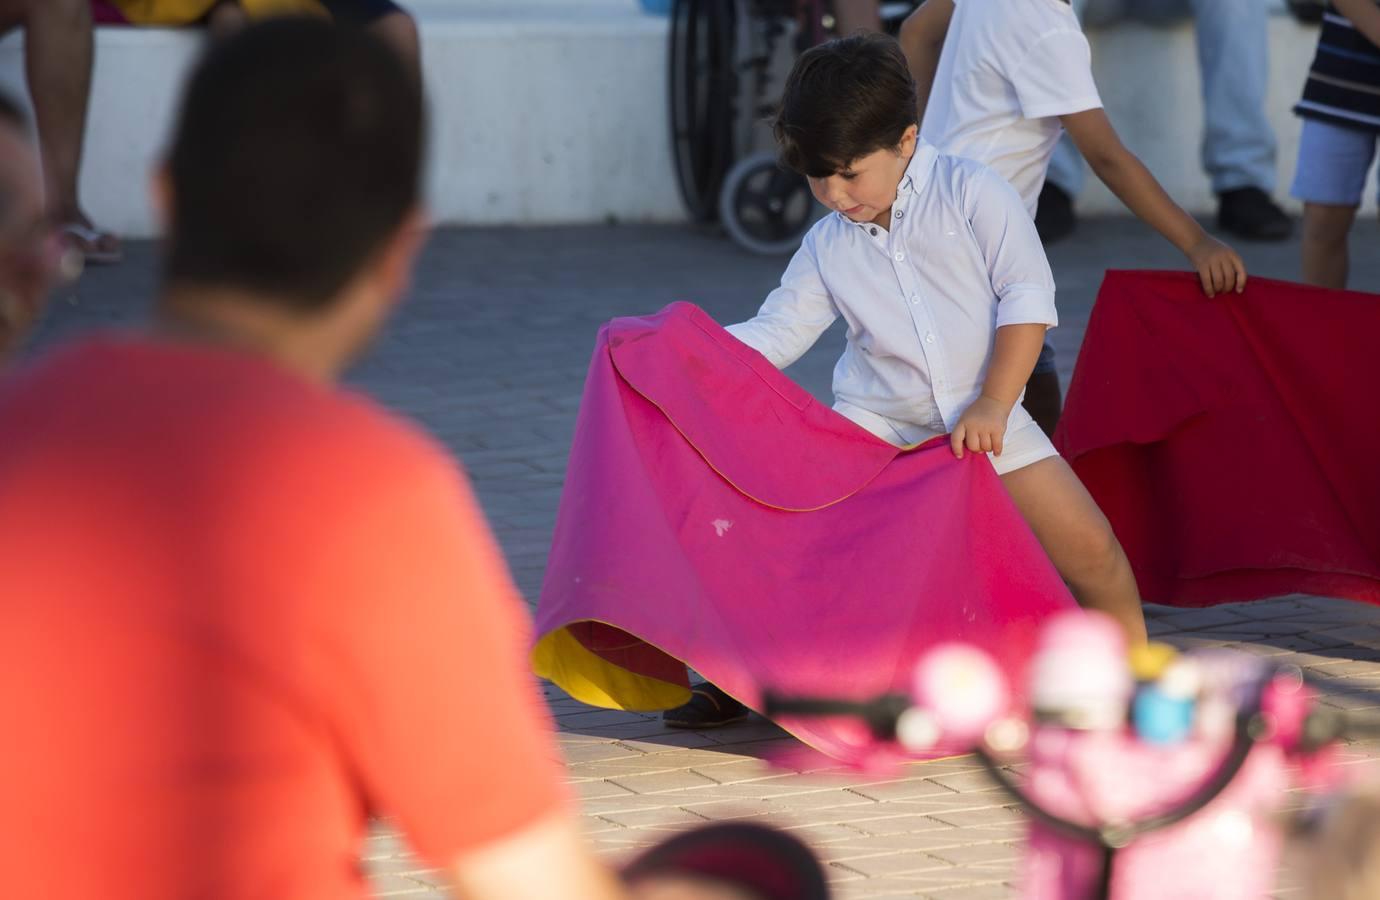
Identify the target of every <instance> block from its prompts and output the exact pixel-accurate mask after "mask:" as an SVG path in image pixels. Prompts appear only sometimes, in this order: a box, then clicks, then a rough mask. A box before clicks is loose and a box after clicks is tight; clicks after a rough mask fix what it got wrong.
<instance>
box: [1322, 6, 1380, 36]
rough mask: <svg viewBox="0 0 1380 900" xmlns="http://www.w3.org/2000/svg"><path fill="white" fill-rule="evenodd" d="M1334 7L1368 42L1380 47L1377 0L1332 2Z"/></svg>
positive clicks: (1379, 21)
mask: <svg viewBox="0 0 1380 900" xmlns="http://www.w3.org/2000/svg"><path fill="white" fill-rule="evenodd" d="M1332 5H1333V6H1335V7H1337V12H1339V13H1341V14H1342V15H1344V16H1346V18H1347V21H1349V22H1350V23H1351V24H1352V25H1354V26H1356V30H1357V31H1359V32H1361V34H1362V35H1364V36H1365V38H1366V40H1368V41H1370V42H1371V43H1372V44H1374V45H1375V46H1377V47H1380V6H1376V5H1375V0H1332Z"/></svg>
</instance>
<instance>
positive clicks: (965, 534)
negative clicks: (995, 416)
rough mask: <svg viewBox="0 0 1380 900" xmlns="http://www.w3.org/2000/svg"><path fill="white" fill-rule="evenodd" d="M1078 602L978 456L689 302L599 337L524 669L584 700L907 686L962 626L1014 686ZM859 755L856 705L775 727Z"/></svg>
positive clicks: (655, 701) (649, 704)
mask: <svg viewBox="0 0 1380 900" xmlns="http://www.w3.org/2000/svg"><path fill="white" fill-rule="evenodd" d="M1071 606H1073V600H1072V598H1071V597H1070V596H1069V594H1068V591H1067V590H1066V588H1065V587H1064V585H1063V583H1062V582H1061V581H1060V579H1059V576H1058V574H1057V573H1056V572H1055V570H1054V568H1053V566H1052V565H1051V564H1050V562H1049V560H1048V558H1047V557H1046V556H1045V554H1044V552H1043V551H1042V550H1041V548H1040V546H1039V544H1038V543H1037V542H1036V540H1035V537H1034V536H1033V535H1032V534H1031V532H1030V530H1029V528H1028V527H1027V526H1026V524H1025V522H1024V520H1023V519H1022V518H1021V516H1020V514H1019V513H1018V512H1017V511H1016V509H1015V507H1014V506H1013V505H1012V503H1011V500H1010V498H1009V497H1008V495H1007V494H1006V491H1005V490H1004V488H1003V487H1002V485H1001V482H1000V480H999V479H998V477H997V475H996V473H995V472H994V471H993V469H992V466H991V465H990V464H989V463H988V461H987V459H986V457H985V456H983V455H981V454H978V455H972V454H969V455H968V456H966V457H965V458H964V459H963V460H958V459H955V458H954V456H953V453H952V452H951V451H950V450H949V446H948V442H947V441H946V440H938V441H935V442H930V443H928V444H925V445H922V446H921V447H918V448H915V449H910V450H903V449H899V448H897V447H893V446H892V445H890V444H888V443H886V442H884V441H882V440H880V439H879V438H876V437H873V436H872V435H871V434H869V433H868V432H866V431H864V430H863V429H862V428H859V427H858V426H856V425H854V424H853V423H852V422H850V421H849V420H847V419H845V418H844V417H843V416H840V415H838V414H837V413H835V412H833V411H832V410H830V409H829V408H827V407H825V406H824V405H822V404H820V403H819V402H818V401H816V400H815V399H813V398H812V397H811V396H810V395H809V394H808V393H806V392H805V390H804V389H802V388H800V387H799V386H798V385H796V384H795V383H794V382H792V381H791V380H790V379H789V378H787V377H786V376H784V375H782V374H781V373H780V372H778V371H777V370H776V369H775V367H773V366H772V365H771V363H770V362H768V361H767V360H766V359H765V358H764V357H762V356H761V355H760V354H758V353H757V352H756V351H754V350H752V349H750V348H749V347H747V346H746V345H744V344H742V343H741V342H739V341H738V340H736V339H735V338H733V337H732V336H731V335H729V334H728V332H726V331H724V330H723V329H722V328H720V327H719V326H718V325H717V324H715V323H714V321H713V320H712V319H710V318H709V317H708V316H707V315H706V314H705V313H704V312H702V311H701V310H699V309H698V308H696V307H694V306H691V305H689V304H684V303H680V304H674V305H672V306H670V307H667V308H666V309H665V310H663V311H662V312H661V313H659V314H658V315H655V316H651V317H647V318H628V319H615V320H614V321H613V322H611V323H609V324H608V325H607V326H605V327H604V328H603V329H602V330H601V331H600V333H599V339H598V343H597V346H596V347H595V351H594V359H593V361H592V362H591V364H590V370H589V377H588V380H587V381H586V383H585V393H584V399H583V402H582V404H581V407H580V415H579V420H578V422H577V424H576V429H575V439H574V445H573V447H572V448H571V454H570V468H569V474H568V476H567V480H566V484H565V492H564V495H563V496H562V498H561V508H560V515H559V518H558V520H557V523H556V532H555V537H554V541H553V544H552V548H551V558H550V562H549V565H548V567H547V573H546V582H545V584H544V586H543V588H542V595H541V603H540V606H539V608H538V610H537V633H538V635H539V637H538V642H537V645H536V647H535V649H534V651H533V663H534V667H535V669H536V671H537V673H538V674H539V675H541V676H543V677H546V678H549V679H550V680H552V681H554V682H556V683H557V684H558V685H560V686H561V687H562V688H564V689H565V690H566V691H568V692H569V693H570V694H571V696H573V697H575V698H577V699H579V700H582V701H584V702H586V703H591V704H594V705H597V706H605V707H612V708H618V709H631V710H657V709H668V708H672V707H675V706H678V705H680V704H682V703H684V702H685V701H687V700H688V699H689V697H690V694H689V687H688V680H687V673H686V666H687V665H689V666H692V667H693V668H695V669H696V670H697V671H698V672H700V673H701V674H702V675H704V676H705V677H706V678H708V679H710V680H711V681H713V682H714V683H715V684H717V685H719V686H720V687H722V688H723V689H724V690H725V691H727V692H728V693H729V694H731V695H733V696H735V697H737V698H739V699H740V700H742V701H743V702H744V703H746V704H747V705H749V706H752V707H754V708H759V709H760V700H761V697H762V694H763V692H764V691H765V690H768V689H770V690H774V691H776V692H779V693H783V694H798V695H811V694H815V695H824V696H831V697H851V698H864V697H868V696H871V695H874V694H878V693H882V692H885V691H892V690H906V689H907V688H908V687H909V684H910V680H911V670H912V668H913V666H914V663H915V661H916V659H917V657H918V656H919V655H920V653H921V652H922V651H923V650H924V649H925V648H927V647H929V646H932V645H934V644H936V643H940V642H944V641H950V640H962V641H967V642H970V643H973V644H976V645H978V646H981V647H983V648H985V649H987V650H988V651H990V652H991V653H992V654H993V655H994V656H995V657H996V659H997V660H998V662H999V663H1001V664H1002V665H1003V666H1004V667H1005V668H1006V670H1007V673H1008V676H1010V677H1012V679H1013V683H1014V684H1015V685H1017V686H1019V685H1020V684H1021V682H1022V681H1023V671H1022V670H1023V667H1024V662H1025V660H1026V658H1027V656H1028V654H1029V652H1030V649H1031V646H1032V641H1033V633H1034V631H1035V629H1036V626H1037V624H1038V623H1039V622H1040V620H1042V619H1044V618H1046V617H1048V616H1049V615H1050V614H1051V613H1054V612H1056V611H1058V610H1062V609H1066V608H1069V607H1071ZM782 724H783V725H784V726H785V727H786V728H788V729H789V730H790V731H791V732H792V733H794V734H795V735H796V736H798V737H799V738H801V739H802V740H804V741H805V742H806V743H808V744H811V745H812V746H814V747H815V748H816V749H818V750H821V751H823V752H825V753H828V754H830V755H832V756H835V757H838V758H844V759H848V758H854V757H856V756H858V755H859V754H860V753H861V752H863V751H865V750H866V749H868V744H869V743H870V739H869V738H867V737H866V736H865V735H864V734H862V733H861V732H860V729H859V728H857V727H856V726H855V725H854V724H853V723H848V722H829V721H811V722H805V721H790V722H783V723H782Z"/></svg>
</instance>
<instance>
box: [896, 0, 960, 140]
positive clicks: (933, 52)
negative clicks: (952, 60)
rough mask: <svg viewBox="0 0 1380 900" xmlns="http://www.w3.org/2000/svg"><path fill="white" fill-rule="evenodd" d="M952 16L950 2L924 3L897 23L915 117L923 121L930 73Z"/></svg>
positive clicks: (930, 86) (936, 64)
mask: <svg viewBox="0 0 1380 900" xmlns="http://www.w3.org/2000/svg"><path fill="white" fill-rule="evenodd" d="M953 15H954V0H925V2H924V3H922V4H920V6H919V7H918V8H917V9H916V10H915V12H913V13H911V14H910V15H909V16H907V17H906V20H905V21H904V22H902V23H901V35H900V41H901V49H902V50H903V51H904V52H905V54H906V62H908V63H909V64H910V74H911V77H913V78H914V79H915V93H916V97H917V99H918V101H919V102H918V103H917V104H916V105H917V107H918V115H919V118H920V120H921V121H923V120H924V118H925V107H926V106H927V105H928V104H929V100H930V91H931V90H932V89H933V87H934V73H935V70H936V69H938V68H939V54H940V52H941V51H942V50H943V49H944V36H945V35H946V34H948V33H949V20H950V19H952V18H953Z"/></svg>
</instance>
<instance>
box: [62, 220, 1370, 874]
mask: <svg viewBox="0 0 1380 900" xmlns="http://www.w3.org/2000/svg"><path fill="white" fill-rule="evenodd" d="M1377 239H1380V231H1377V229H1376V228H1375V226H1374V225H1373V224H1371V223H1366V224H1365V225H1364V226H1363V227H1362V229H1361V230H1360V232H1359V233H1358V235H1357V236H1356V238H1355V252H1356V256H1357V260H1356V266H1357V272H1356V275H1355V277H1354V283H1355V285H1356V286H1357V287H1358V288H1361V289H1369V290H1380V255H1377V254H1375V253H1374V252H1373V248H1374V247H1375V245H1376V241H1377ZM1244 249H1245V251H1246V255H1247V257H1248V263H1249V264H1250V266H1251V268H1252V271H1253V272H1257V273H1260V274H1266V275H1272V276H1275V277H1283V278H1289V277H1294V275H1295V273H1296V271H1297V260H1298V249H1297V246H1296V245H1285V246H1283V247H1279V246H1274V247H1246V248H1244ZM154 253H155V251H154V248H153V247H152V246H150V245H134V246H132V247H131V248H130V254H129V255H130V258H129V260H128V261H127V262H126V264H125V265H123V266H120V267H118V268H110V269H95V270H92V271H91V272H90V273H88V275H87V276H86V277H85V279H84V280H83V282H82V283H81V285H80V286H79V288H78V289H77V290H76V291H74V292H72V293H70V294H69V295H68V296H66V297H64V298H60V299H59V301H58V303H57V304H56V305H55V307H54V311H53V313H52V314H51V315H50V316H49V318H48V320H47V321H46V322H45V324H44V326H43V328H42V330H41V333H40V340H39V343H40V344H49V343H51V342H53V341H55V340H57V339H58V338H60V337H61V336H63V335H66V334H70V333H73V332H77V331H81V330H85V329H88V328H92V327H101V326H109V325H121V326H122V325H126V324H133V323H136V322H137V321H138V320H139V319H140V318H141V317H142V316H143V315H144V313H145V310H146V307H147V301H148V299H149V298H150V297H151V295H152V293H153V291H154V289H155V287H156V277H155V265H154V262H153V260H154ZM1051 258H1052V261H1053V264H1054V268H1055V273H1056V276H1057V277H1058V280H1059V284H1060V308H1061V316H1062V319H1063V327H1061V328H1059V329H1058V330H1056V331H1055V332H1054V340H1055V343H1056V345H1057V347H1058V349H1059V350H1060V352H1061V359H1060V363H1061V367H1062V370H1063V374H1064V377H1065V380H1066V381H1067V377H1068V374H1069V372H1070V371H1071V369H1072V366H1073V362H1074V358H1075V355H1076V350H1077V346H1078V344H1079V342H1080V341H1081V339H1082V334H1083V327H1084V324H1085V323H1086V321H1087V315H1088V312H1089V310H1090V308H1091V305H1092V300H1093V295H1094V293H1095V291H1096V288H1097V284H1098V282H1099V280H1100V278H1101V275H1102V272H1103V270H1104V269H1106V268H1108V267H1120V268H1165V267H1177V266H1178V265H1179V262H1178V259H1177V255H1176V254H1175V252H1174V251H1173V250H1172V249H1171V248H1169V247H1167V246H1166V245H1164V244H1163V243H1162V242H1160V241H1158V240H1157V239H1155V238H1154V237H1153V236H1151V235H1149V234H1148V233H1147V232H1146V231H1145V230H1144V229H1143V228H1142V227H1141V226H1139V225H1137V224H1135V223H1132V222H1127V221H1120V220H1116V221H1106V222H1090V223H1086V224H1085V226H1084V228H1083V229H1082V230H1081V231H1080V233H1079V234H1078V235H1077V236H1076V237H1075V238H1074V239H1073V240H1071V241H1069V242H1067V243H1065V244H1063V245H1059V246H1057V247H1055V248H1054V252H1053V253H1052V254H1051ZM781 266H782V261H780V260H769V259H760V258H755V257H750V256H747V255H745V254H742V253H740V252H739V251H737V250H736V249H734V248H733V247H732V246H730V245H729V244H728V243H726V242H725V241H723V240H722V239H719V238H717V237H715V236H713V235H709V234H703V233H698V232H695V231H692V230H689V229H682V228H666V227H659V228H637V227H609V228H585V229H528V230H473V231H471V230H465V231H450V232H445V233H441V234H438V235H437V236H436V238H435V240H434V241H433V242H432V244H431V247H430V248H429V250H428V252H427V254H426V257H425V259H424V261H423V264H422V266H421V269H420V272H419V274H418V278H417V281H416V286H415V289H414V292H413V294H414V296H413V297H412V299H411V300H410V302H409V303H408V305H407V306H406V308H405V309H404V310H403V312H402V314H401V315H400V317H399V318H398V320H397V322H396V323H395V324H394V325H393V327H392V329H391V330H390V332H389V333H388V334H387V335H386V336H385V337H384V338H383V340H381V341H380V342H379V344H378V346H377V348H376V350H375V351H374V352H373V354H372V355H371V356H370V358H369V359H368V360H367V361H366V362H365V363H364V364H363V365H361V366H360V367H359V369H358V371H357V372H356V373H355V374H354V376H353V380H354V381H355V382H356V383H357V384H359V385H360V386H362V387H364V388H365V389H367V390H369V391H371V392H372V393H374V394H375V395H376V396H378V397H380V398H381V399H383V400H384V401H386V402H387V403H389V404H391V405H392V406H394V407H395V408H397V409H399V410H401V411H403V412H406V413H409V414H411V415H413V416H415V417H417V418H418V419H420V420H421V421H422V422H424V423H425V424H426V425H427V427H429V428H430V429H431V430H432V431H433V432H434V433H435V434H437V435H438V436H439V437H440V438H441V439H443V440H444V441H445V442H446V443H447V444H448V445H449V446H450V447H451V448H452V449H453V450H454V451H455V452H456V453H457V454H458V455H459V456H460V457H462V458H463V459H464V461H465V464H466V466H467V467H468V469H469V471H470V474H471V476H472V477H473V479H474V481H475V484H476V486H477V488H478V491H479V494H480V497H481V499H482V501H483V503H484V506H485V509H486V511H487V512H488V514H489V517H490V520H491V521H492V523H493V526H494V528H495V530H496V531H497V533H498V536H499V538H500V540H501V541H502V544H503V547H504V549H505V551H506V552H507V554H508V559H509V560H510V562H511V565H512V567H513V570H514V572H515V574H516V576H517V579H518V582H519V584H520V585H521V587H522V588H523V590H524V592H525V594H526V595H527V596H528V597H529V598H531V599H533V600H534V599H535V597H536V595H537V592H538V590H539V588H540V584H541V576H542V571H543V568H544V565H545V560H546V553H547V547H548V543H549V540H550V534H551V528H552V525H553V523H554V519H555V512H556V504H557V499H558V497H559V492H560V486H561V483H562V479H563V477H564V471H565V461H566V452H567V448H568V445H569V439H570V434H571V429H572V426H573V424H574V417H575V411H576V408H577V405H578V402H579V397H580V390H581V384H582V381H583V376H584V371H585V367H586V365H587V363H588V359H589V352H590V347H591V342H592V339H593V335H594V332H595V329H596V328H597V326H598V325H599V324H600V323H601V322H603V321H605V320H607V319H609V318H610V317H612V316H615V315H626V314H636V313H642V312H650V311H654V310H656V309H658V308H660V307H661V306H663V305H664V304H666V303H668V302H670V301H672V300H676V299H689V300H694V301H695V302H697V303H699V304H701V305H702V306H704V307H705V308H706V309H707V310H708V311H709V312H710V313H711V314H713V315H715V316H716V317H718V318H719V319H720V320H721V321H733V320H737V319H741V318H745V317H746V316H748V315H750V314H751V312H752V311H753V310H754V309H755V308H756V305H757V304H758V303H759V302H760V299H761V297H762V296H763V295H764V294H765V293H766V291H767V290H769V289H770V287H771V286H772V285H773V284H774V282H775V280H776V278H777V277H778V276H779V274H780V269H781ZM822 343H823V344H825V345H832V346H834V347H836V346H837V335H830V336H826V338H825V339H824V341H823V342H822ZM833 358H834V357H833V356H832V355H831V352H830V350H827V349H819V350H816V351H815V352H814V353H812V354H811V355H809V356H807V358H806V359H805V360H804V361H802V363H800V364H799V365H798V366H796V367H795V368H794V369H793V370H792V374H793V375H794V376H795V377H797V378H798V379H799V380H800V381H801V382H802V383H804V384H805V385H806V386H807V387H809V388H810V389H811V390H813V391H815V392H817V393H819V394H820V395H821V396H822V395H824V393H825V392H826V391H827V387H828V377H829V370H830V368H831V366H832V363H833ZM1150 615H1151V618H1152V626H1151V629H1152V632H1153V633H1155V634H1156V635H1158V636H1160V637H1161V638H1163V639H1165V640H1169V641H1172V642H1174V643H1177V644H1180V645H1183V646H1188V645H1201V644H1211V645H1227V646H1234V647H1239V648H1241V649H1244V650H1247V651H1249V652H1252V653H1257V654H1262V655H1271V656H1278V657H1280V658H1282V659H1288V660H1291V661H1293V662H1296V663H1298V664H1300V665H1302V666H1305V667H1307V668H1309V669H1312V670H1316V671H1320V672H1326V673H1328V674H1330V675H1334V676H1341V677H1346V678H1349V679H1351V680H1352V681H1353V682H1354V683H1355V684H1356V685H1357V687H1358V688H1360V689H1362V692H1361V693H1360V694H1358V695H1357V696H1354V697H1348V698H1345V699H1343V700H1338V701H1337V702H1339V703H1344V704H1345V705H1347V706H1348V707H1369V706H1380V611H1376V610H1372V609H1370V608H1368V607H1361V606H1357V605H1351V604H1346V603H1341V602H1337V601H1328V600H1321V599H1316V598H1306V597H1288V598H1283V599H1280V600H1277V601H1272V602H1267V603H1256V604H1250V605H1233V606H1223V607H1217V608H1214V609H1210V610H1203V611H1181V610H1171V609H1152V610H1151V611H1150ZM1365 691H1376V692H1375V693H1373V694H1367V693H1365ZM547 696H548V697H549V699H550V703H551V708H552V710H553V712H554V714H555V716H556V718H557V721H558V723H559V726H560V729H561V734H560V745H561V749H562V752H563V754H564V757H565V760H566V761H567V763H568V764H569V767H570V777H571V780H572V782H573V783H574V788H575V790H576V792H577V793H578V795H579V796H580V798H581V801H582V804H583V813H584V822H585V825H586V830H587V832H588V833H589V835H590V837H591V839H592V840H593V841H594V842H595V844H596V845H597V846H598V848H599V849H600V850H601V851H602V852H605V853H607V854H609V855H610V857H612V858H619V857H622V856H623V855H625V854H627V853H629V852H631V851H632V850H634V849H635V848H637V847H640V846H644V845H646V844H648V843H650V842H652V841H655V840H657V839H658V838H660V837H662V836H664V835H665V834H668V833H670V832H672V831H674V830H676V829H678V828H680V827H682V826H685V825H692V824H696V823H700V822H705V821H714V820H721V819H731V818H743V817H758V816H762V817H770V818H771V819H772V820H773V821H776V822H778V823H780V824H782V825H785V826H787V827H791V828H794V829H796V830H798V831H799V832H800V833H801V834H803V835H804V836H806V837H807V838H808V839H809V840H810V841H811V842H812V843H814V845H815V846H816V847H818V848H819V851H820V853H821V854H822V856H823V857H824V858H825V859H826V860H827V861H828V863H829V867H830V871H831V873H832V877H833V878H834V880H835V882H836V884H837V887H838V893H839V896H841V897H844V898H862V897H886V896H923V897H933V898H972V900H977V898H986V897H1010V896H1015V895H1016V892H1015V891H1014V889H1013V888H1012V887H1011V886H1010V885H1011V883H1012V881H1013V877H1014V871H1015V868H1014V867H1015V862H1016V860H1017V857H1018V856H1019V853H1020V839H1021V832H1022V818H1021V816H1020V815H1019V814H1018V813H1017V812H1015V811H1013V810H1012V809H1011V807H1010V804H1009V802H1008V801H1007V799H1006V798H1005V797H1004V796H1003V795H1002V794H1001V793H999V792H997V791H995V790H994V789H992V787H991V786H990V784H989V783H988V782H987V780H986V779H985V778H984V777H983V776H982V774H981V773H980V772H979V771H978V767H977V765H976V764H975V763H974V762H973V761H972V760H971V759H966V758H964V759H954V760H946V761H942V762H934V763H927V764H924V765H920V766H915V767H913V768H912V769H910V770H908V771H907V772H906V773H905V777H893V778H885V779H861V778H856V777H853V778H844V777H840V776H838V775H829V774H827V773H819V772H806V773H801V772H781V771H776V770H772V769H770V768H768V767H767V766H766V764H765V763H763V762H762V758H763V756H764V755H766V754H768V753H770V752H771V751H772V750H773V749H774V748H778V747H781V746H783V745H785V744H787V743H788V739H786V738H785V737H784V736H783V734H782V733H781V732H780V731H779V730H777V729H776V728H775V727H773V726H771V725H770V724H768V723H766V722H763V721H760V720H754V721H751V722H749V723H746V724H744V725H741V726H737V727H732V728H728V729H724V730H720V731H715V732H707V733H702V734H701V733H684V732H671V731H668V730H667V729H665V728H663V727H662V726H661V724H660V721H659V719H658V718H657V717H656V716H648V715H638V714H633V713H623V712H610V711H604V710H595V709H591V708H589V707H585V706H582V705H580V704H578V703H576V702H574V701H572V700H570V699H569V698H566V697H564V696H563V695H562V694H561V693H560V692H559V691H556V690H554V689H552V688H550V687H548V688H547ZM482 739H483V738H482V725H480V726H478V727H477V730H476V740H482ZM1376 755H1380V746H1372V745H1355V746H1354V747H1352V748H1350V755H1349V759H1351V760H1352V761H1356V762H1360V761H1364V760H1368V759H1370V758H1371V757H1373V756H1376ZM457 814H463V811H462V810H457ZM363 857H364V859H365V860H366V861H367V866H368V869H369V871H370V872H371V873H372V875H373V879H374V886H375V891H376V893H377V894H378V895H379V896H387V897H393V896H399V897H401V896H407V897H428V896H436V897H439V896H442V892H441V890H440V888H439V885H441V884H442V879H441V878H440V876H439V875H438V874H437V873H435V872H432V871H429V870H428V869H427V868H426V867H425V866H424V865H423V864H420V863H418V862H416V861H415V860H413V859H412V858H411V857H410V856H409V854H408V852H407V848H406V845H405V843H404V842H403V841H402V840H400V839H399V838H398V837H397V836H396V835H395V834H394V833H392V832H391V831H390V830H389V829H388V828H387V827H386V825H381V826H380V828H379V829H378V831H377V833H376V834H375V836H373V837H371V838H370V839H369V841H368V842H367V844H366V846H365V847H364V851H363ZM1288 883H1289V882H1288V878H1287V877H1286V879H1285V882H1284V888H1283V890H1282V892H1281V896H1298V893H1297V892H1296V891H1290V890H1289V889H1288Z"/></svg>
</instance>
